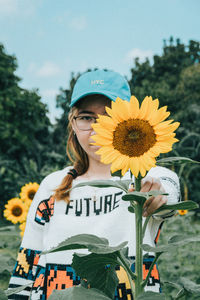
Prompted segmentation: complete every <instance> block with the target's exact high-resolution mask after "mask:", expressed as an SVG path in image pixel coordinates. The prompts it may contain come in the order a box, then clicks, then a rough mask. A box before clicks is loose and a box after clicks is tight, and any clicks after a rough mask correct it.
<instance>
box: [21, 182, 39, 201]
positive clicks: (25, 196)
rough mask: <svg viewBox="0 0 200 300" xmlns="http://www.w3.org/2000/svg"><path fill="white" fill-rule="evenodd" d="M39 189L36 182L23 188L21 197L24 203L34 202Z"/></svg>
mask: <svg viewBox="0 0 200 300" xmlns="http://www.w3.org/2000/svg"><path fill="white" fill-rule="evenodd" d="M38 188H39V184H38V183H36V182H33V183H32V182H30V183H27V184H25V185H24V186H23V187H22V188H21V193H20V197H21V199H22V200H23V201H29V200H30V201H32V200H33V198H34V196H35V194H36V192H37V190H38Z"/></svg>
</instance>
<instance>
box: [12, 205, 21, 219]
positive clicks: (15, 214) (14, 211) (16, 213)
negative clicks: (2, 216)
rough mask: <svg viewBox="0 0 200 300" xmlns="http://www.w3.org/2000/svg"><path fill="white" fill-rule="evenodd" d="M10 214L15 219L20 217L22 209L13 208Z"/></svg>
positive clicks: (18, 207)
mask: <svg viewBox="0 0 200 300" xmlns="http://www.w3.org/2000/svg"><path fill="white" fill-rule="evenodd" d="M12 214H13V216H15V217H19V216H21V214H22V208H21V207H20V206H17V205H16V206H14V207H13V209H12Z"/></svg>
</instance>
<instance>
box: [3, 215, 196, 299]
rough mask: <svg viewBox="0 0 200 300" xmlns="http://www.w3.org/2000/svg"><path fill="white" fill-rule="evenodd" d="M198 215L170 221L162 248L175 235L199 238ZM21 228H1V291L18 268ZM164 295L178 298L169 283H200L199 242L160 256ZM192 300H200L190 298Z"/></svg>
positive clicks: (166, 223)
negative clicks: (180, 279) (180, 281)
mask: <svg viewBox="0 0 200 300" xmlns="http://www.w3.org/2000/svg"><path fill="white" fill-rule="evenodd" d="M193 214H194V212H189V213H188V214H187V215H184V216H180V215H178V214H177V215H176V216H174V217H172V218H171V219H169V220H166V221H165V223H164V226H163V227H162V231H161V235H160V238H159V242H158V245H163V244H167V242H168V240H169V239H170V237H172V236H174V235H175V234H181V233H184V234H185V235H186V236H188V235H199V232H200V223H199V221H197V220H196V221H195V219H194V218H193ZM20 241H21V238H20V235H19V229H18V226H17V225H16V226H14V225H12V226H6V227H1V224H0V288H1V289H6V288H7V286H8V281H9V278H10V275H11V273H12V270H13V267H14V265H15V261H16V256H17V252H18V249H19V245H20ZM158 266H159V271H160V278H161V282H162V292H165V293H167V294H168V296H167V298H166V300H172V299H174V297H175V295H176V294H177V291H178V290H177V289H175V288H174V287H173V286H171V285H169V284H167V282H169V281H170V282H173V283H179V278H181V277H185V278H188V279H190V280H191V281H193V282H195V283H196V284H200V273H199V243H198V242H196V243H189V244H187V245H184V246H180V247H177V248H176V252H173V251H170V252H168V253H164V254H162V255H161V256H160V258H159V260H158ZM189 299H190V300H197V299H198V297H196V298H195V296H192V295H191V296H190V298H189Z"/></svg>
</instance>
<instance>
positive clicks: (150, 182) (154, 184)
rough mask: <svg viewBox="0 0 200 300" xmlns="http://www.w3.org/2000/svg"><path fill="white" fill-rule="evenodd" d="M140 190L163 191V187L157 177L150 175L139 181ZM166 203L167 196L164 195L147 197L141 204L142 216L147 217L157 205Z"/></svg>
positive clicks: (130, 190) (131, 189)
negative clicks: (142, 204)
mask: <svg viewBox="0 0 200 300" xmlns="http://www.w3.org/2000/svg"><path fill="white" fill-rule="evenodd" d="M132 191H134V189H133V188H130V189H129V192H132ZM140 191H141V192H144V193H146V192H150V191H161V192H165V190H164V188H163V187H162V184H161V182H160V180H159V179H157V178H153V177H150V176H147V177H145V178H144V179H142V182H141V190H140ZM166 203H167V197H166V196H164V195H158V196H156V197H150V198H149V199H147V200H146V201H145V203H144V206H143V217H148V216H149V215H151V214H153V213H154V212H155V211H156V210H157V209H158V208H159V207H161V206H162V205H164V204H166Z"/></svg>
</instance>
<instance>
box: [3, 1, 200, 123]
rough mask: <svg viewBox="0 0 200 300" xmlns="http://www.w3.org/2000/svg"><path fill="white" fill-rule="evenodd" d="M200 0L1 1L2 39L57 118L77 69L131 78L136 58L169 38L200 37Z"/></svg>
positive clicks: (26, 82) (24, 79)
mask: <svg viewBox="0 0 200 300" xmlns="http://www.w3.org/2000/svg"><path fill="white" fill-rule="evenodd" d="M199 12H200V1H199V0H0V43H2V44H3V45H4V47H5V49H6V53H8V54H10V55H15V56H16V58H17V62H18V68H17V70H16V75H17V76H19V77H20V78H21V82H20V86H21V87H22V88H25V89H29V90H33V89H38V93H39V95H40V96H41V99H42V102H44V103H46V104H47V105H48V109H49V118H50V120H51V122H52V123H55V118H56V117H59V115H60V114H61V111H60V110H59V109H56V95H58V94H59V91H60V88H63V89H66V88H68V87H69V82H70V78H71V74H72V72H74V73H75V74H77V73H78V72H84V71H86V70H87V69H88V68H95V67H97V68H100V69H101V68H107V69H110V70H113V71H116V72H119V73H121V74H122V75H125V76H126V77H127V78H130V74H131V73H130V70H131V68H132V67H133V66H134V58H135V57H139V59H140V62H142V61H144V60H145V58H146V57H148V58H149V59H150V60H151V59H152V57H153V55H155V54H158V55H161V54H162V48H163V40H164V39H165V40H169V38H170V36H173V37H174V39H176V38H180V40H181V42H183V43H184V44H187V43H188V41H189V40H196V41H200V17H199Z"/></svg>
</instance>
